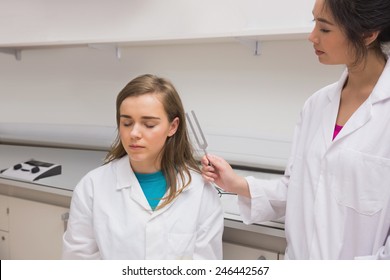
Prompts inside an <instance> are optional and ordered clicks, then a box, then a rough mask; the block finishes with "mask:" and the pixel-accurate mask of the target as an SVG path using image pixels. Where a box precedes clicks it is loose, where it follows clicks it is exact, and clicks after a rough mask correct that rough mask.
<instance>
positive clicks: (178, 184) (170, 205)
mask: <svg viewBox="0 0 390 280" xmlns="http://www.w3.org/2000/svg"><path fill="white" fill-rule="evenodd" d="M182 185H183V183H182V181H181V180H180V176H178V183H177V188H181V186H182ZM191 187H192V185H189V186H187V187H186V188H185V189H184V190H183V191H182V192H181V193H180V194H179V195H178V196H176V197H175V199H174V200H173V201H171V202H170V203H169V204H168V205H166V206H165V207H163V208H161V209H157V210H155V211H154V212H153V215H152V217H153V218H154V217H157V216H159V215H161V214H162V213H164V212H165V211H167V210H168V209H169V208H171V207H172V205H174V204H175V203H177V200H178V198H179V197H180V196H181V195H183V193H185V192H187V191H188V190H189V189H191ZM168 193H169V189H168V190H167V193H166V194H165V195H168ZM162 202H163V201H162V200H161V201H160V204H161V203H162Z"/></svg>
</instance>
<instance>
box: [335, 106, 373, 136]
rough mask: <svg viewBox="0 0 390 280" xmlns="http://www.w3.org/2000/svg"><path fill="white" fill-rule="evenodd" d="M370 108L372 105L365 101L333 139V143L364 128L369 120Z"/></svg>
mask: <svg viewBox="0 0 390 280" xmlns="http://www.w3.org/2000/svg"><path fill="white" fill-rule="evenodd" d="M371 108H372V104H371V102H370V101H369V99H367V100H366V101H365V102H364V103H363V104H362V105H361V106H360V107H359V108H358V109H357V110H356V112H355V113H354V114H353V115H352V116H351V118H350V119H349V120H348V121H347V123H346V124H345V125H344V127H343V128H342V129H341V131H340V132H339V134H338V135H337V137H336V138H335V139H334V142H336V141H339V140H340V139H342V138H343V137H345V136H347V135H349V134H351V133H353V132H354V131H356V130H358V129H359V128H361V127H362V126H364V125H365V124H366V123H367V122H368V121H369V120H370V118H371Z"/></svg>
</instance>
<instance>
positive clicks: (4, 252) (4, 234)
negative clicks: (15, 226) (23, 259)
mask: <svg viewBox="0 0 390 280" xmlns="http://www.w3.org/2000/svg"><path fill="white" fill-rule="evenodd" d="M8 213H9V208H8V197H7V196H3V195H0V260H6V259H9V258H10V253H9V234H8V229H9V222H8Z"/></svg>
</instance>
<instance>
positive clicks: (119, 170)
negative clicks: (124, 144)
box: [115, 156, 192, 218]
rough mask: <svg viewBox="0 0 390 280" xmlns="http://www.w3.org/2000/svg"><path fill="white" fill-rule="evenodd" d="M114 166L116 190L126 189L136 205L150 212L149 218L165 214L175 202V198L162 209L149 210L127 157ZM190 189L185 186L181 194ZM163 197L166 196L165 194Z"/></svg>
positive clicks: (179, 181) (179, 182) (179, 183)
mask: <svg viewBox="0 0 390 280" xmlns="http://www.w3.org/2000/svg"><path fill="white" fill-rule="evenodd" d="M115 165H116V167H115V172H116V177H117V185H116V189H117V190H122V189H126V188H128V189H129V190H130V197H132V198H133V199H134V201H136V202H137V203H138V204H140V205H141V206H142V207H143V208H144V209H145V210H146V211H150V213H151V214H152V217H151V218H153V217H155V216H157V215H160V214H161V213H163V212H165V211H166V210H167V209H169V208H170V206H171V205H172V204H173V203H174V202H175V201H176V199H177V197H176V198H175V199H174V200H173V201H172V202H171V203H170V204H168V205H166V206H165V207H163V208H162V209H158V210H155V211H152V209H151V208H150V205H149V203H148V201H147V199H146V197H145V195H144V193H143V191H142V188H141V186H140V184H139V182H138V179H137V177H136V176H135V174H134V171H133V169H132V168H131V165H130V160H129V157H128V156H124V157H122V158H120V159H118V160H117V161H116V162H115ZM178 185H179V186H181V180H180V178H179V179H178ZM191 187H192V185H189V186H187V187H186V188H185V189H184V190H183V193H184V192H186V191H188V190H189V189H190V188H191ZM168 191H169V190H168ZM165 195H167V194H165ZM160 203H161V202H160Z"/></svg>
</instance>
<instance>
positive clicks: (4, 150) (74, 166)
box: [0, 144, 284, 237]
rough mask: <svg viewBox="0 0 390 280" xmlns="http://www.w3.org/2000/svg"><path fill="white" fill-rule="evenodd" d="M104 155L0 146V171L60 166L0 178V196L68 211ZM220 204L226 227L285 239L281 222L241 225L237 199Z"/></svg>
mask: <svg viewBox="0 0 390 280" xmlns="http://www.w3.org/2000/svg"><path fill="white" fill-rule="evenodd" d="M106 154H107V152H106V151H100V150H86V149H72V148H51V147H35V146H22V145H5V144H3V145H0V170H3V169H7V168H9V167H11V166H14V165H15V164H17V163H20V162H25V161H27V160H30V159H35V160H38V161H44V162H50V163H54V164H60V165H61V166H62V173H61V175H56V176H52V177H47V178H42V179H39V180H37V181H23V180H16V179H10V178H5V177H4V176H2V175H1V174H0V194H5V195H11V196H18V197H21V198H26V199H31V200H36V201H41V202H47V203H52V204H57V205H60V206H67V207H69V203H70V199H71V197H72V193H73V189H74V187H75V186H76V185H77V183H78V182H79V180H80V179H81V178H82V177H83V176H84V175H85V174H86V173H87V172H89V171H90V170H92V169H94V168H96V167H98V166H100V165H101V164H102V163H103V160H104V158H105V156H106ZM236 172H237V173H239V174H240V175H243V176H255V177H259V178H268V179H272V178H277V177H280V176H281V175H280V174H272V173H267V172H258V171H251V170H241V169H238V170H237V169H236ZM221 200H222V205H223V208H224V211H225V226H229V227H233V228H237V229H244V230H247V231H253V232H261V233H265V234H271V235H274V236H279V237H284V224H283V221H275V222H267V223H261V224H258V225H244V224H243V223H242V220H241V218H240V216H239V214H238V207H237V203H236V200H237V196H236V195H229V194H224V195H222V196H221Z"/></svg>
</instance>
